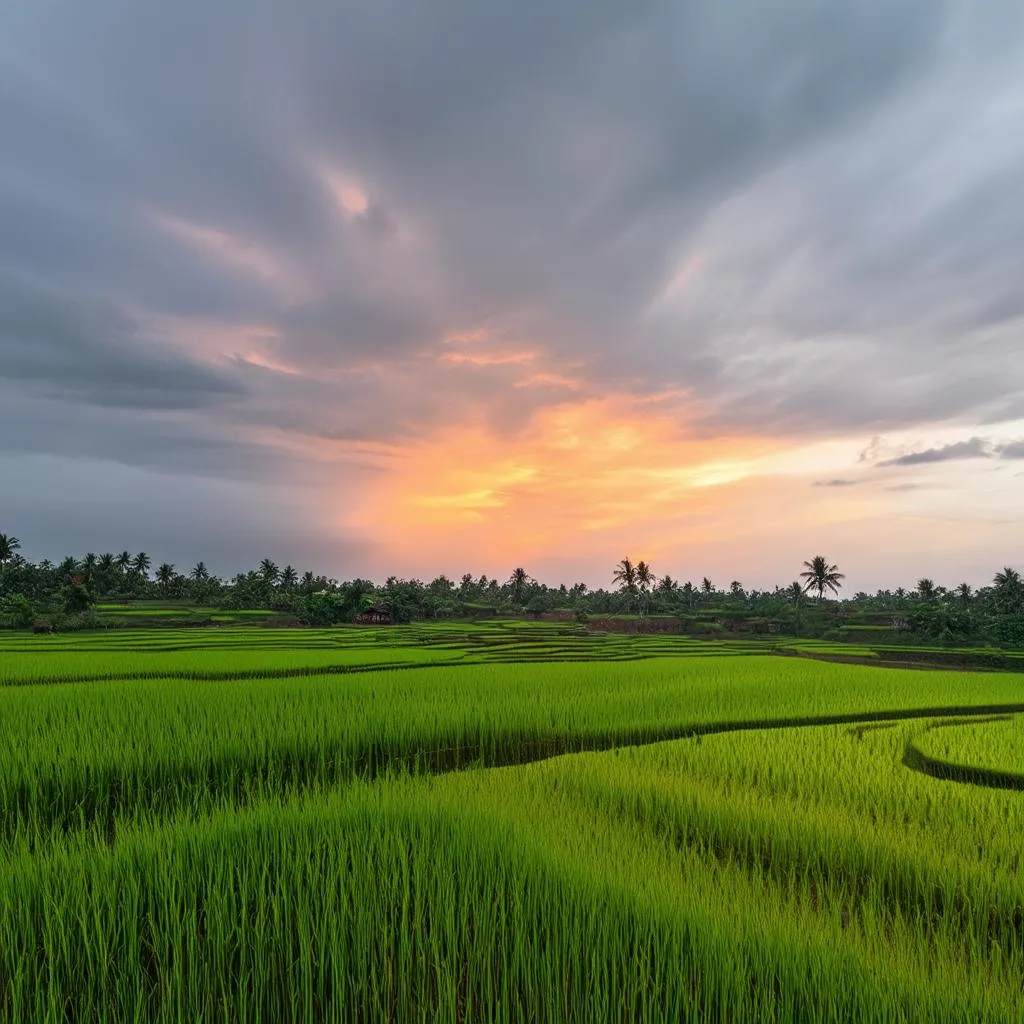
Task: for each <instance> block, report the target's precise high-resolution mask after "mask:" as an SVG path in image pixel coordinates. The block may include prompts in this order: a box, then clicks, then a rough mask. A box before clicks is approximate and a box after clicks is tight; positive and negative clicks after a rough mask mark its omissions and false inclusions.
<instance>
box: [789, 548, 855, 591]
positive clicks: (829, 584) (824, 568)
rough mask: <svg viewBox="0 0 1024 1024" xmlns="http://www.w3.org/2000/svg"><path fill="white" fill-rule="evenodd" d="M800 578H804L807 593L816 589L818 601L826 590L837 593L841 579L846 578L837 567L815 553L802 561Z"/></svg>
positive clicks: (841, 583)
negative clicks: (809, 558)
mask: <svg viewBox="0 0 1024 1024" xmlns="http://www.w3.org/2000/svg"><path fill="white" fill-rule="evenodd" d="M800 578H801V579H802V580H804V590H806V591H807V592H808V593H810V592H811V591H812V590H815V591H817V593H818V600H819V601H820V600H822V599H823V598H824V597H825V592H826V591H828V592H829V593H832V594H838V593H839V588H840V587H841V586H842V585H843V582H842V581H843V580H844V579H846V577H845V576H844V575H843V574H842V573H841V572H840V571H839V567H838V566H835V565H830V564H829V561H828V559H827V558H825V556H824V555H815V556H814V557H813V558H812V559H811V560H810V561H809V562H804V572H802V573H800Z"/></svg>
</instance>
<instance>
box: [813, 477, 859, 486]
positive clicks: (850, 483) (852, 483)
mask: <svg viewBox="0 0 1024 1024" xmlns="http://www.w3.org/2000/svg"><path fill="white" fill-rule="evenodd" d="M862 483H864V481H863V480H844V479H841V478H839V477H836V478H834V479H832V480H815V481H814V483H813V484H812V485H811V486H813V487H856V486H857V485H858V484H862Z"/></svg>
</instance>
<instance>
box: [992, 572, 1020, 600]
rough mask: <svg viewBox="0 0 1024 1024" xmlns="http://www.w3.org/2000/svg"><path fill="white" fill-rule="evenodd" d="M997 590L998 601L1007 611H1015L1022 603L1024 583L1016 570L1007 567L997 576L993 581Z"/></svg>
mask: <svg viewBox="0 0 1024 1024" xmlns="http://www.w3.org/2000/svg"><path fill="white" fill-rule="evenodd" d="M992 586H993V587H994V588H995V592H996V600H997V601H998V602H999V604H1000V605H1001V606H1002V607H1003V608H1004V609H1005V610H1007V611H1013V610H1015V609H1016V608H1017V607H1019V606H1020V604H1021V603H1022V601H1021V598H1022V597H1024V581H1022V580H1021V577H1020V573H1019V572H1017V570H1016V569H1011V568H1010V567H1009V566H1006V567H1005V568H1004V569H1002V570H1001V571H1000V572H997V573H996V574H995V577H994V578H993V580H992Z"/></svg>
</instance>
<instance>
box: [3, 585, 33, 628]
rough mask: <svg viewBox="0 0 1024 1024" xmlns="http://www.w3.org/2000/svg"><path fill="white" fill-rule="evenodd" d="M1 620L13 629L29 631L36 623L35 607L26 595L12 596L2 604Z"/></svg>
mask: <svg viewBox="0 0 1024 1024" xmlns="http://www.w3.org/2000/svg"><path fill="white" fill-rule="evenodd" d="M0 620H2V621H3V624H4V625H7V626H10V627H11V628H13V629H28V627H29V626H31V625H32V624H33V623H34V622H35V621H36V608H35V605H34V604H33V603H32V602H31V601H30V600H29V599H28V598H27V597H25V595H24V594H11V596H10V597H7V598H4V600H3V602H0Z"/></svg>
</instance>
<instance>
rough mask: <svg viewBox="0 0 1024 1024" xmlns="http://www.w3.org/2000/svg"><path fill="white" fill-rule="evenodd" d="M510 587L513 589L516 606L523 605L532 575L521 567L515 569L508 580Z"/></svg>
mask: <svg viewBox="0 0 1024 1024" xmlns="http://www.w3.org/2000/svg"><path fill="white" fill-rule="evenodd" d="M508 585H509V586H510V587H511V588H512V597H513V599H514V600H515V602H516V604H522V603H523V591H524V590H526V588H527V587H528V586H529V585H530V574H529V573H528V572H527V571H526V570H525V569H524V568H522V567H521V566H520V567H518V568H515V569H513V570H512V575H511V576H509V578H508Z"/></svg>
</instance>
